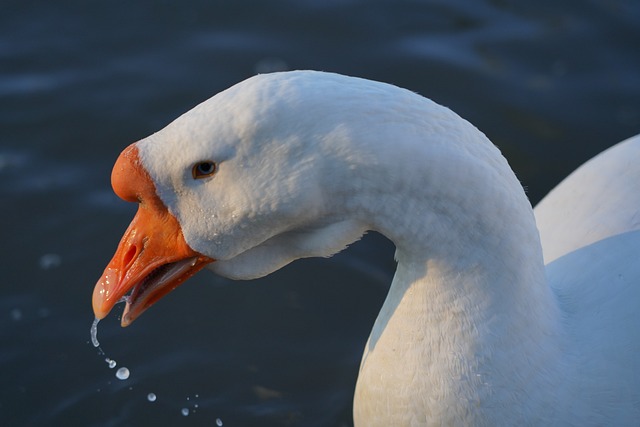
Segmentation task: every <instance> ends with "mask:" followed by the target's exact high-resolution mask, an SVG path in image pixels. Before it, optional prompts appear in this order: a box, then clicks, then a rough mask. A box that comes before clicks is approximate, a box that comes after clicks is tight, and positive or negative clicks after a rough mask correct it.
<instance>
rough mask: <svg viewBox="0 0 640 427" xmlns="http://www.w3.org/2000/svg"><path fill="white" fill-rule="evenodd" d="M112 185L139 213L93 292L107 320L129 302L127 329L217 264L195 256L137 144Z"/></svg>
mask: <svg viewBox="0 0 640 427" xmlns="http://www.w3.org/2000/svg"><path fill="white" fill-rule="evenodd" d="M111 185H112V186H113V190H114V191H115V193H116V194H117V195H118V196H119V197H120V198H122V199H124V200H126V201H128V202H139V203H140V206H139V207H138V212H137V213H136V216H135V217H134V218H133V221H131V224H130V225H129V228H128V229H127V231H126V232H125V233H124V236H123V237H122V240H120V244H119V245H118V249H117V250H116V253H115V255H114V256H113V259H112V260H111V262H110V263H109V265H108V266H107V268H106V269H105V270H104V273H103V274H102V277H101V278H100V280H98V283H96V287H95V289H94V291H93V311H94V313H95V316H96V318H98V319H102V318H104V317H105V316H106V315H107V314H109V312H110V311H111V309H112V308H113V306H114V305H115V304H116V303H117V302H119V301H120V300H121V299H122V298H123V297H124V296H125V294H127V292H129V291H131V294H130V295H129V296H128V297H125V300H126V307H125V309H124V313H123V315H122V322H121V324H122V326H128V325H129V324H131V323H132V322H133V321H134V320H135V319H136V318H137V317H138V316H140V314H142V312H144V311H145V310H146V309H147V308H149V307H151V306H152V305H153V304H155V303H156V302H157V301H158V300H160V299H161V298H162V297H163V296H165V295H166V294H168V293H169V292H171V291H172V290H174V289H175V288H177V287H178V286H179V285H181V284H182V283H183V282H184V281H185V280H187V279H188V278H189V277H191V276H193V275H194V274H195V273H197V272H198V271H200V270H201V269H202V268H203V267H204V266H205V265H207V264H208V263H210V262H213V259H211V258H209V257H206V256H204V255H201V254H200V253H198V252H195V251H194V250H193V249H191V248H190V247H189V245H188V244H187V242H186V241H185V239H184V236H183V234H182V229H181V228H180V224H179V223H178V220H177V219H176V218H175V217H174V216H173V215H172V214H171V213H170V212H169V210H168V209H167V208H166V206H165V205H164V203H162V201H161V200H160V198H159V197H158V195H157V194H156V188H155V185H154V184H153V181H152V180H151V177H150V176H149V174H148V173H147V171H146V170H145V169H144V167H143V166H142V165H141V163H140V159H139V157H138V148H137V147H136V146H135V144H132V145H130V146H129V147H127V148H126V149H125V150H124V151H123V152H122V154H120V157H118V160H117V161H116V164H115V166H114V168H113V172H112V175H111Z"/></svg>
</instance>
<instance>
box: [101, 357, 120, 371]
mask: <svg viewBox="0 0 640 427" xmlns="http://www.w3.org/2000/svg"><path fill="white" fill-rule="evenodd" d="M104 361H105V362H107V365H109V368H111V369H113V368H115V367H116V365H117V363H116V361H115V360H113V359H109V358H108V357H107V358H106V359H104Z"/></svg>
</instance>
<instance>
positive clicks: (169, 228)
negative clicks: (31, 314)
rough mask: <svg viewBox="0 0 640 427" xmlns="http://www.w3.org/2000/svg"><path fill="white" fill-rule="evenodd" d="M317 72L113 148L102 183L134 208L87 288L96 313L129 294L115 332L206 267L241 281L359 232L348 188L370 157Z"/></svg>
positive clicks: (207, 107) (258, 85)
mask: <svg viewBox="0 0 640 427" xmlns="http://www.w3.org/2000/svg"><path fill="white" fill-rule="evenodd" d="M316 74H320V73H286V75H280V76H278V75H263V76H256V77H254V78H252V79H249V80H247V81H245V82H243V83H241V84H238V85H236V86H234V87H232V88H230V89H228V90H227V91H224V92H221V93H220V94H218V95H216V96H214V97H213V98H211V99H209V100H208V101H206V102H204V103H202V104H200V105H199V106H197V107H196V108H194V109H193V110H191V111H189V112H187V113H186V114H184V115H183V116H181V117H179V118H178V119H176V120H175V121H174V122H173V123H171V124H170V125H169V126H167V127H166V128H164V129H163V130H161V131H159V132H158V133H156V134H154V135H151V136H150V137H148V138H146V139H143V140H141V141H138V142H136V143H134V144H132V145H131V146H129V147H128V148H127V149H125V150H124V151H123V152H122V154H121V155H120V157H119V158H118V160H117V161H116V163H115V166H114V169H113V173H112V186H113V189H114V191H115V193H116V194H117V195H118V196H119V197H121V198H122V199H124V200H126V201H130V202H137V203H139V207H138V211H137V214H136V216H135V218H134V219H133V221H132V223H131V225H130V226H129V229H128V230H127V231H126V233H125V234H124V236H123V238H122V240H121V242H120V244H119V246H118V249H117V251H116V254H115V255H114V257H113V259H112V260H111V262H110V263H109V265H108V266H107V268H106V269H105V272H104V274H103V276H102V277H101V278H100V280H99V281H98V283H97V284H96V287H95V290H94V294H93V308H94V312H95V314H96V317H97V318H103V317H105V316H106V315H107V314H108V313H109V311H110V310H111V308H112V307H113V305H114V304H115V303H116V302H118V301H119V300H121V299H122V297H123V296H125V295H126V294H127V293H130V295H129V296H128V297H127V298H126V300H127V306H126V308H125V312H124V315H123V317H122V324H123V326H126V325H128V324H130V323H131V322H132V321H133V320H134V319H135V318H136V317H138V316H139V315H140V314H141V313H142V312H143V311H144V310H146V309H147V308H148V307H149V306H151V305H152V304H154V303H155V302H157V301H158V300H159V299H160V298H162V297H163V296H164V295H165V294H167V293H168V292H169V291H171V290H173V289H175V288H176V287H177V286H179V285H180V284H181V283H183V282H184V281H185V280H186V279H187V278H189V277H191V276H192V275H193V274H195V273H196V272H197V271H199V270H200V269H202V268H203V267H205V266H208V267H209V268H210V269H211V270H213V271H214V272H216V273H217V274H220V275H222V276H225V277H229V278H233V279H252V278H257V277H261V276H264V275H267V274H269V273H271V272H273V271H275V270H277V269H279V268H281V267H282V266H284V265H286V264H287V263H289V262H291V261H293V260H295V259H298V258H304V257H312V256H320V257H326V256H330V255H333V254H334V253H336V252H338V251H340V250H342V249H343V248H345V247H346V246H347V245H348V244H349V243H351V242H353V241H355V240H357V239H358V238H360V237H361V236H362V234H363V233H364V232H365V230H366V229H367V228H368V227H367V225H366V224H365V223H363V222H361V221H360V220H359V219H358V218H357V217H354V215H351V214H350V212H349V210H350V209H351V207H350V205H351V201H350V200H349V198H348V195H349V194H350V193H351V190H348V189H347V187H353V186H354V185H356V186H357V185H358V180H360V179H363V178H362V176H359V175H358V174H357V169H358V168H359V166H360V165H361V164H362V163H366V162H368V161H369V160H370V159H366V158H365V157H366V154H364V153H362V152H357V151H356V150H354V147H353V146H352V144H350V141H351V140H352V139H353V138H352V135H351V134H350V132H351V130H350V129H349V128H348V127H345V126H343V124H344V123H345V115H347V116H348V112H347V111H346V110H344V111H336V110H335V109H332V108H331V104H339V102H340V101H339V100H338V102H336V100H335V99H332V97H331V96H327V94H326V90H327V88H328V87H331V86H334V85H335V84H336V83H335V82H333V83H331V82H325V85H324V86H325V87H323V85H322V84H321V85H318V82H317V77H318V76H317V75H316ZM314 77H315V78H314ZM325 78H326V79H328V80H335V79H336V78H335V77H333V76H331V75H327V76H325ZM321 81H323V79H321ZM337 82H338V83H340V82H342V80H341V79H337ZM342 84H344V82H342ZM333 90H334V91H336V93H337V94H339V93H340V90H337V89H335V88H334V89H333ZM336 96H343V97H344V96H345V95H336Z"/></svg>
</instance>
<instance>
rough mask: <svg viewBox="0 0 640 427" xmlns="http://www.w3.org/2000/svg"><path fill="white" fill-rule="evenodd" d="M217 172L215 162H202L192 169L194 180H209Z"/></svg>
mask: <svg viewBox="0 0 640 427" xmlns="http://www.w3.org/2000/svg"><path fill="white" fill-rule="evenodd" d="M215 171H216V164H215V163H214V162H200V163H196V164H195V165H193V169H191V175H192V176H193V179H199V178H207V177H209V176H211V175H213V174H214V172H215Z"/></svg>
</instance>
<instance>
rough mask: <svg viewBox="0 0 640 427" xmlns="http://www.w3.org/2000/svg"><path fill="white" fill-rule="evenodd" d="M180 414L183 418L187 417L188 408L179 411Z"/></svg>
mask: <svg viewBox="0 0 640 427" xmlns="http://www.w3.org/2000/svg"><path fill="white" fill-rule="evenodd" d="M180 412H181V413H182V415H183V416H185V417H186V416H187V415H189V408H182V410H181V411H180Z"/></svg>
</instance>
